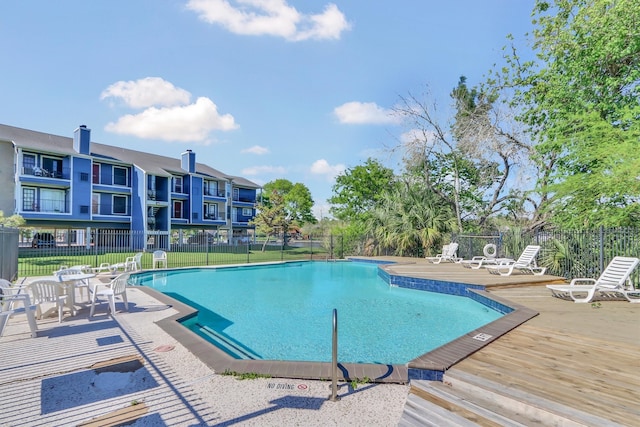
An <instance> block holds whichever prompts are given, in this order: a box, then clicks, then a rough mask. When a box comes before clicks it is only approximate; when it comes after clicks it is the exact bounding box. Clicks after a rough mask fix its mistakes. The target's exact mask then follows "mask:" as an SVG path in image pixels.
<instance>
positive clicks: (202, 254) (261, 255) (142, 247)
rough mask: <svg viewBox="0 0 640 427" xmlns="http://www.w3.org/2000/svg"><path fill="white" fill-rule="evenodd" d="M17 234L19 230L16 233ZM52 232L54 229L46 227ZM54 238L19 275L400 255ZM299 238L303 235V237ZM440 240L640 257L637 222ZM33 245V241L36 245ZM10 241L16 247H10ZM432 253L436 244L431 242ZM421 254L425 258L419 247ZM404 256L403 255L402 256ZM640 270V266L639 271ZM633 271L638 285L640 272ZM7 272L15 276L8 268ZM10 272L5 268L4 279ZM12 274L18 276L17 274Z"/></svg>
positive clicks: (595, 263)
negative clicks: (161, 257) (160, 253)
mask: <svg viewBox="0 0 640 427" xmlns="http://www.w3.org/2000/svg"><path fill="white" fill-rule="evenodd" d="M11 232H12V233H14V234H13V235H15V233H16V232H15V230H13V231H11ZM41 234H45V235H46V234H49V233H41ZM51 235H53V237H52V238H53V239H54V240H55V241H54V242H53V244H48V243H50V242H49V240H47V239H44V240H42V241H43V242H44V243H43V244H42V245H33V244H32V240H31V238H29V239H26V240H25V239H23V241H22V242H21V244H20V245H19V246H20V247H19V250H18V264H19V269H18V276H20V277H26V276H44V275H50V274H51V273H52V272H53V271H54V270H57V269H58V268H60V266H63V265H64V266H73V265H91V266H99V265H100V264H102V263H109V264H114V263H121V262H124V261H125V259H126V258H127V257H130V256H133V255H135V254H136V253H137V252H143V253H144V254H143V256H142V267H143V268H145V269H147V268H152V267H153V265H152V262H153V256H152V252H153V251H154V250H156V249H162V250H165V251H166V252H167V258H168V262H167V264H168V267H170V268H175V267H190V266H208V265H222V264H245V263H256V262H266V261H284V260H300V259H310V260H325V259H341V258H345V257H347V256H372V255H389V256H394V255H398V254H397V253H396V251H395V250H394V249H393V248H389V247H386V248H381V247H377V246H376V242H375V240H374V239H371V238H367V237H364V236H343V235H308V236H304V238H298V239H296V238H289V237H287V238H286V239H283V238H282V236H281V237H279V238H277V239H274V238H271V239H269V240H264V239H255V238H250V239H248V240H247V239H245V240H241V239H236V240H235V241H234V242H232V244H229V243H227V242H222V241H220V240H218V239H217V238H216V237H215V236H209V235H206V234H202V233H200V234H196V235H192V236H189V237H186V236H182V235H180V237H179V238H178V237H176V235H163V236H160V235H159V236H151V237H150V236H149V235H144V234H143V233H136V232H130V231H122V230H93V231H92V232H91V233H90V236H89V235H86V236H82V235H81V233H76V234H73V233H69V232H64V231H58V232H53V233H51V234H50V236H51ZM298 237H301V236H298ZM445 240H447V241H444V242H443V243H445V244H446V243H448V242H449V241H455V242H458V244H459V249H458V256H460V257H463V258H465V259H470V258H472V257H473V256H477V255H483V248H484V247H485V245H487V244H489V243H491V244H494V245H495V246H496V249H497V256H498V257H510V258H517V257H518V256H519V255H520V254H521V253H522V251H523V249H524V248H525V247H526V246H527V245H529V244H538V245H540V246H541V251H540V254H539V256H538V264H539V265H542V266H545V267H547V269H548V270H547V271H548V273H549V274H553V275H557V276H561V277H565V278H567V279H571V278H574V277H592V278H595V277H598V276H599V275H600V273H601V272H602V270H603V269H604V268H605V267H606V265H607V264H608V263H609V261H611V259H612V258H613V257H614V256H616V255H622V256H633V257H640V228H633V227H629V228H608V229H607V228H599V229H594V230H569V231H567V230H554V231H539V232H533V233H531V232H522V231H520V230H517V229H514V230H507V231H499V232H498V231H493V232H484V233H475V234H469V233H467V234H457V235H453V236H451V237H450V238H446V239H445ZM12 242H13V243H11V244H8V245H9V246H7V243H2V242H0V245H3V246H2V247H3V249H2V250H3V253H2V265H3V268H10V267H4V265H5V264H6V265H9V266H10V265H11V263H12V262H13V261H11V256H12V253H15V248H16V247H17V246H18V244H17V243H16V241H15V240H12ZM33 246H36V247H33ZM11 247H13V248H14V250H13V251H12V250H10V249H11ZM432 250H435V252H438V251H439V248H432ZM419 252H420V254H419V255H416V256H419V257H422V256H424V250H423V248H419ZM405 256H406V254H405ZM638 270H640V269H638ZM638 270H636V272H634V276H633V278H634V280H635V282H636V283H639V278H640V271H638ZM8 274H9V275H11V274H13V273H11V272H9V273H8ZM5 276H7V274H5V273H4V272H3V276H2V277H5ZM14 277H15V275H14Z"/></svg>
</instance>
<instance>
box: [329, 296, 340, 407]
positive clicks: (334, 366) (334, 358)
mask: <svg viewBox="0 0 640 427" xmlns="http://www.w3.org/2000/svg"><path fill="white" fill-rule="evenodd" d="M331 353H332V354H331V396H329V400H331V401H332V402H337V401H338V400H340V398H339V397H338V310H336V309H335V308H334V309H333V340H332V352H331Z"/></svg>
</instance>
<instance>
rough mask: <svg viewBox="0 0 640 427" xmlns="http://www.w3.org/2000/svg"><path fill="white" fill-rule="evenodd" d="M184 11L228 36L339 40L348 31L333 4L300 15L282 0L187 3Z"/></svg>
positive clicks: (210, 0) (347, 26)
mask: <svg viewBox="0 0 640 427" xmlns="http://www.w3.org/2000/svg"><path fill="white" fill-rule="evenodd" d="M187 8H188V9H190V10H192V11H194V12H196V13H197V14H198V15H199V17H200V19H202V20H203V21H205V22H208V23H210V24H219V25H221V26H223V27H224V28H226V29H227V30H229V31H231V32H232V33H236V34H242V35H269V36H275V37H282V38H285V39H287V40H292V41H300V40H308V39H339V38H340V35H341V34H342V32H343V31H346V30H348V29H349V28H350V24H349V23H348V22H347V20H346V18H345V16H344V14H343V13H342V12H340V10H339V9H338V7H337V6H336V5H335V4H332V3H330V4H328V5H326V6H325V9H324V11H323V12H322V13H320V14H315V15H314V14H303V13H300V12H298V10H296V8H294V7H292V6H290V5H288V4H287V2H286V0H230V1H229V0H189V2H188V3H187Z"/></svg>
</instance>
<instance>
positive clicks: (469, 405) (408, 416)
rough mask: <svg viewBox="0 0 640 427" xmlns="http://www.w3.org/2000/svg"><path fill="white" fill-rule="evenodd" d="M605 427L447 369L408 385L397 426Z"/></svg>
mask: <svg viewBox="0 0 640 427" xmlns="http://www.w3.org/2000/svg"><path fill="white" fill-rule="evenodd" d="M419 425H427V426H431V425H439V426H478V425H479V426H486V427H495V426H535V425H539V426H562V427H574V426H576V427H577V426H596V425H597V426H610V427H614V426H615V427H619V424H616V423H613V422H611V421H609V420H605V419H602V418H599V417H596V416H593V415H590V414H586V413H584V412H581V411H578V410H575V409H573V408H569V407H567V406H564V405H560V404H558V403H556V402H553V401H550V400H547V399H544V398H541V397H539V396H535V395H532V394H529V393H525V392H522V391H519V390H516V389H512V388H509V387H507V386H504V385H502V384H498V383H494V382H492V381H489V380H487V379H484V378H480V377H476V376H474V375H471V374H468V373H466V372H462V371H456V370H455V369H451V370H449V371H447V372H446V373H445V375H444V378H443V382H439V381H411V393H410V394H409V397H408V398H407V402H406V404H405V409H404V412H403V414H402V418H401V420H400V423H399V426H402V427H409V426H419Z"/></svg>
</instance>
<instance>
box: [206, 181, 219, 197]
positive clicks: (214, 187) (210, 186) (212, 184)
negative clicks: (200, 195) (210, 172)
mask: <svg viewBox="0 0 640 427" xmlns="http://www.w3.org/2000/svg"><path fill="white" fill-rule="evenodd" d="M204 195H205V196H218V181H205V182H204Z"/></svg>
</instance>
